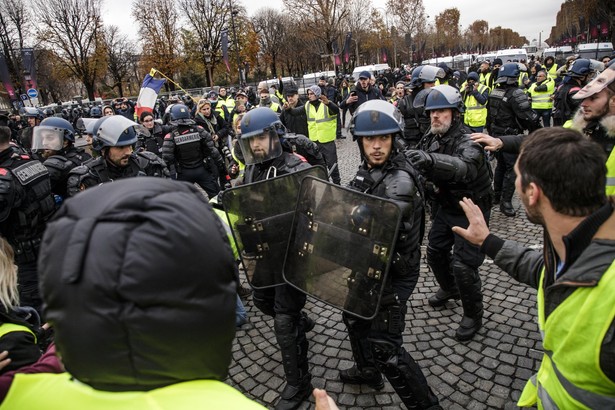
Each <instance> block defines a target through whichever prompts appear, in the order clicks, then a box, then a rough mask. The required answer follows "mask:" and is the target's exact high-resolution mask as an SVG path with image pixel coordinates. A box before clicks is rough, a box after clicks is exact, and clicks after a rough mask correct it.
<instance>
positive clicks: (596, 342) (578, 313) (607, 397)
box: [517, 263, 615, 410]
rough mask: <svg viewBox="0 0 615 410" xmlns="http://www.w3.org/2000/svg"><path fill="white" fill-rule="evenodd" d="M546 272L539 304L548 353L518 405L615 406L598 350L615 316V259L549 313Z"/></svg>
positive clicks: (613, 388)
mask: <svg viewBox="0 0 615 410" xmlns="http://www.w3.org/2000/svg"><path fill="white" fill-rule="evenodd" d="M544 276H545V270H544V268H543V270H542V272H541V274H540V281H539V282H540V283H539V286H538V295H537V303H538V327H539V329H540V331H541V333H542V334H543V347H544V351H545V354H544V355H543V359H542V363H541V364H540V369H538V373H537V374H536V375H534V376H532V378H531V379H530V380H528V382H527V384H526V385H525V388H524V389H523V392H522V393H521V397H520V398H519V402H518V403H517V405H518V406H520V407H530V406H535V405H538V409H549V410H551V409H553V410H555V409H562V410H564V409H612V408H615V383H613V381H611V380H610V379H608V378H607V377H606V376H605V375H604V373H603V372H602V370H601V368H600V354H598V353H597V352H600V349H601V346H602V343H603V341H604V338H605V335H606V333H607V330H608V329H609V327H610V325H611V323H612V322H613V319H614V318H615V263H613V264H611V266H610V267H609V268H608V269H607V271H606V272H605V273H604V275H603V276H602V278H601V279H600V281H599V282H598V284H597V285H596V286H593V287H586V286H583V287H577V288H576V290H574V291H573V292H572V294H570V296H568V297H567V298H566V299H565V300H564V301H563V302H562V303H561V304H560V305H559V306H557V308H555V310H554V311H553V312H552V313H551V314H550V315H549V317H548V318H545V291H544V288H543V283H544ZM560 286H561V285H560ZM579 364H582V366H579Z"/></svg>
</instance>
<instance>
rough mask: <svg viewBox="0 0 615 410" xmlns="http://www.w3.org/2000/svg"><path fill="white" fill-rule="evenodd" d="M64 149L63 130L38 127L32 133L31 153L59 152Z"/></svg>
mask: <svg viewBox="0 0 615 410" xmlns="http://www.w3.org/2000/svg"><path fill="white" fill-rule="evenodd" d="M63 147H64V130H63V129H59V128H54V127H47V126H44V125H39V126H37V127H34V130H33V133H32V150H33V151H60V150H61V149H62V148H63Z"/></svg>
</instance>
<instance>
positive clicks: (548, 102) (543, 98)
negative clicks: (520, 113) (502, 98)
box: [528, 78, 555, 110]
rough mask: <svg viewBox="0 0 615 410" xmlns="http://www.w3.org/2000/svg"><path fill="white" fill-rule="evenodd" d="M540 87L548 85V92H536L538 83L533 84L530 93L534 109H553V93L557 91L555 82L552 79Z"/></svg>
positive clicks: (548, 79)
mask: <svg viewBox="0 0 615 410" xmlns="http://www.w3.org/2000/svg"><path fill="white" fill-rule="evenodd" d="M540 85H546V86H547V91H536V87H537V86H538V83H534V84H532V85H531V86H530V89H529V91H528V92H529V93H530V96H531V97H532V109H534V110H549V109H551V108H553V100H552V99H551V95H553V92H554V91H555V81H553V79H551V78H547V79H546V80H545V81H544V82H543V83H542V84H540Z"/></svg>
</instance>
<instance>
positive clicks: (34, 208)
mask: <svg viewBox="0 0 615 410" xmlns="http://www.w3.org/2000/svg"><path fill="white" fill-rule="evenodd" d="M20 191H21V192H24V193H25V198H23V200H22V202H21V205H20V206H19V208H14V209H12V208H10V207H9V206H7V205H8V204H10V205H11V206H12V204H13V203H14V201H13V200H12V198H14V197H15V195H17V193H18V192H20ZM0 204H1V205H3V206H2V207H0V220H1V221H2V222H1V223H0V235H1V236H3V237H5V238H6V239H7V240H8V241H9V243H10V244H11V246H12V247H13V249H14V251H15V261H16V262H17V264H22V263H27V262H33V261H36V258H37V255H38V248H39V246H40V241H41V237H42V235H43V231H44V229H45V222H46V221H47V220H48V219H49V218H50V217H51V215H53V213H54V212H55V209H56V204H55V200H54V198H53V195H52V194H51V183H50V180H49V171H48V170H47V168H46V167H45V166H44V165H43V164H41V163H40V162H39V161H37V160H33V159H31V158H30V157H29V156H28V155H18V154H13V155H11V157H10V158H8V159H7V160H6V161H4V162H1V163H0Z"/></svg>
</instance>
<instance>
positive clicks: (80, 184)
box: [67, 151, 169, 196]
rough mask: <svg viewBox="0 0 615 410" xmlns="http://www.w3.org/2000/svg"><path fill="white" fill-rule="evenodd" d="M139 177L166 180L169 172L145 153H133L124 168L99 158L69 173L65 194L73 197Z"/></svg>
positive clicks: (150, 154) (163, 165)
mask: <svg viewBox="0 0 615 410" xmlns="http://www.w3.org/2000/svg"><path fill="white" fill-rule="evenodd" d="M139 176H150V177H159V178H167V177H168V176H169V171H168V169H167V167H166V165H165V163H164V162H163V161H162V159H160V157H157V156H156V155H155V154H152V153H151V152H147V151H143V152H136V153H133V154H132V155H131V156H130V159H129V160H128V165H126V166H125V167H118V166H116V165H114V164H111V163H110V162H109V161H107V160H106V159H105V157H104V156H101V157H97V158H92V159H90V160H88V161H86V162H84V163H83V165H81V166H79V167H76V168H74V169H72V170H71V171H70V174H69V176H68V182H67V192H68V195H69V196H74V195H76V194H77V193H79V192H81V191H83V190H85V189H87V188H89V187H92V186H96V185H100V184H104V183H107V182H113V181H115V180H118V179H124V178H132V177H139Z"/></svg>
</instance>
